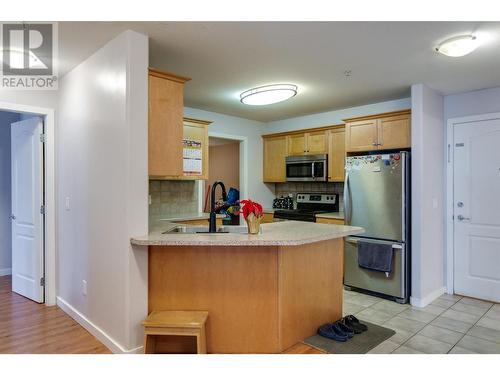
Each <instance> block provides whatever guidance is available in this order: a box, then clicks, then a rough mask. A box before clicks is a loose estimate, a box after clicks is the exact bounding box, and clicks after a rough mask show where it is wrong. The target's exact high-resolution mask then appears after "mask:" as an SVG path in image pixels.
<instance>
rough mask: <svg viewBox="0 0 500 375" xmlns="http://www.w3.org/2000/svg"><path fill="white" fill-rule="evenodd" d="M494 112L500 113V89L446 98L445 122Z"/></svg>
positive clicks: (495, 88)
mask: <svg viewBox="0 0 500 375" xmlns="http://www.w3.org/2000/svg"><path fill="white" fill-rule="evenodd" d="M492 112H500V87H494V88H491V89H485V90H477V91H469V92H463V93H460V94H454V95H448V96H445V97H444V116H445V120H448V119H450V118H454V117H463V116H472V115H479V114H485V113H492Z"/></svg>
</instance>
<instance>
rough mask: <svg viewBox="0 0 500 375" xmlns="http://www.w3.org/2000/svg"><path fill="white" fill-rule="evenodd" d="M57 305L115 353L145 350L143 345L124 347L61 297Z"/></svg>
mask: <svg viewBox="0 0 500 375" xmlns="http://www.w3.org/2000/svg"><path fill="white" fill-rule="evenodd" d="M57 306H59V307H60V308H61V309H62V310H63V311H64V312H65V313H66V314H68V315H69V316H71V317H72V318H73V319H74V320H76V321H77V323H78V324H80V325H81V326H82V327H83V328H85V329H86V330H87V331H89V332H90V333H91V334H92V335H93V336H94V337H95V338H97V339H98V340H99V341H101V342H102V343H103V344H104V345H105V346H106V347H107V348H108V349H109V350H111V351H112V352H113V353H115V354H136V353H142V352H143V347H142V346H139V347H137V348H134V349H125V348H123V347H122V346H121V345H120V344H118V342H116V340H114V339H113V338H112V337H111V336H110V335H108V334H107V333H106V332H104V330H102V329H101V328H99V327H98V326H97V325H95V324H94V323H92V322H91V321H90V320H89V319H87V317H85V316H84V315H83V314H82V313H80V312H79V311H78V310H77V309H75V308H74V307H73V306H71V305H70V304H69V303H68V302H66V301H65V300H64V299H62V298H61V297H57Z"/></svg>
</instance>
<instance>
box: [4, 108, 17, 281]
mask: <svg viewBox="0 0 500 375" xmlns="http://www.w3.org/2000/svg"><path fill="white" fill-rule="evenodd" d="M16 121H19V115H18V114H17V113H12V112H3V111H0V276H5V275H10V273H11V268H12V231H11V220H10V217H9V215H10V214H11V210H12V208H11V177H10V176H11V175H10V170H11V168H10V124H12V123H13V122H16Z"/></svg>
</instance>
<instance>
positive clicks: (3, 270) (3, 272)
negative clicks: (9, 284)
mask: <svg viewBox="0 0 500 375" xmlns="http://www.w3.org/2000/svg"><path fill="white" fill-rule="evenodd" d="M7 275H12V268H0V276H7Z"/></svg>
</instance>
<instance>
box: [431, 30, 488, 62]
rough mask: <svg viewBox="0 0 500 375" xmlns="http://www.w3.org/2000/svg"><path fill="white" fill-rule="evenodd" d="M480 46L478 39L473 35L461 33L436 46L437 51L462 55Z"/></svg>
mask: <svg viewBox="0 0 500 375" xmlns="http://www.w3.org/2000/svg"><path fill="white" fill-rule="evenodd" d="M478 46H479V43H478V40H477V38H476V37H475V36H473V35H461V36H457V37H454V38H450V39H447V40H445V41H444V42H442V43H441V44H440V45H439V46H437V47H436V51H437V52H439V53H442V54H443V55H446V56H451V57H460V56H465V55H468V54H469V53H471V52H472V51H474V50H475V49H476V48H477V47H478Z"/></svg>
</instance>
